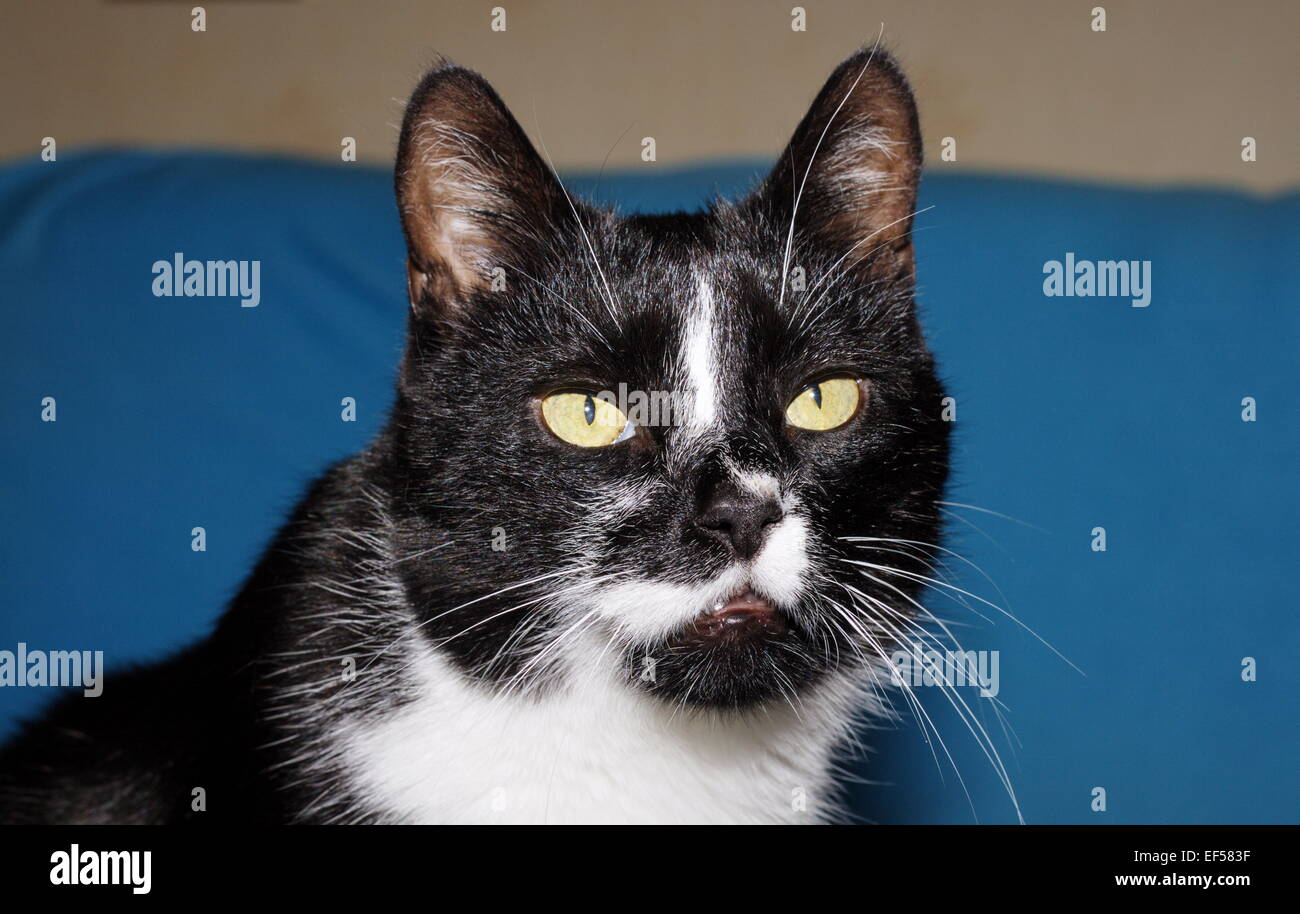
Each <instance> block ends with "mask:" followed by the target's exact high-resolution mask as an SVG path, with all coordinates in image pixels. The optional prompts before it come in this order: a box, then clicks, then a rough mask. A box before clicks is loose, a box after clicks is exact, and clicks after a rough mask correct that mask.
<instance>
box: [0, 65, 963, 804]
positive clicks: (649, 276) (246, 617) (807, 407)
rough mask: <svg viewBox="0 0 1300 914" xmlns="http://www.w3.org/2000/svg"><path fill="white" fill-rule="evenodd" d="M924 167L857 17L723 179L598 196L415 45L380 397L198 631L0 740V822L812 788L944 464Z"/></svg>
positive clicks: (902, 608)
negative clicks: (755, 163)
mask: <svg viewBox="0 0 1300 914" xmlns="http://www.w3.org/2000/svg"><path fill="white" fill-rule="evenodd" d="M920 165H921V142H920V135H919V131H918V126H917V115H916V109H915V106H914V103H913V100H912V96H911V93H910V91H909V89H908V86H907V82H906V80H905V79H904V77H903V76H902V74H901V73H900V71H899V69H898V67H897V65H896V64H895V63H894V62H893V60H892V59H891V58H890V57H889V56H888V55H887V54H885V53H884V52H883V51H880V50H875V49H872V50H864V51H862V52H860V53H858V54H856V55H854V56H853V57H851V58H850V59H848V60H847V61H845V62H844V63H843V64H842V65H841V66H840V67H839V68H838V69H837V70H836V71H835V73H834V74H833V75H832V76H831V77H830V80H829V81H828V82H827V83H826V86H825V87H824V88H823V89H822V91H821V93H820V94H819V95H818V96H817V98H816V100H815V101H814V102H813V105H812V108H811V110H810V111H809V112H808V114H807V116H806V117H805V118H804V119H803V121H802V122H801V123H800V124H799V126H798V128H797V130H796V131H795V134H794V137H793V139H792V140H791V142H790V144H789V147H788V148H787V149H786V151H785V152H784V153H783V154H782V155H781V157H780V160H779V161H778V163H777V165H776V167H775V168H774V170H773V171H772V173H771V174H770V175H769V176H768V177H767V178H766V179H765V180H764V181H763V182H762V183H761V185H759V186H758V187H757V188H756V189H755V190H754V191H753V193H752V194H750V195H749V196H748V197H746V198H745V199H743V200H740V201H739V202H735V203H729V202H721V201H719V202H717V203H715V204H713V205H712V206H711V207H710V208H709V209H708V210H707V211H705V212H698V213H689V214H688V213H675V214H670V215H653V216H632V217H621V216H619V215H617V214H616V213H615V212H613V211H611V210H609V209H603V208H598V207H595V206H591V205H588V204H586V203H583V202H580V201H578V200H575V199H572V198H571V197H570V196H569V195H568V193H567V192H566V191H565V189H564V188H563V187H562V186H561V185H560V183H559V182H558V181H557V179H556V177H555V175H554V173H553V171H552V170H551V169H550V168H549V167H548V165H547V164H546V163H545V162H544V161H543V159H542V158H540V157H539V156H538V154H537V152H536V151H534V149H533V147H532V145H531V144H530V143H529V141H528V139H527V138H526V137H525V135H524V132H523V130H522V129H521V128H520V127H519V125H518V123H517V122H516V121H515V119H514V118H513V117H512V116H511V115H510V113H509V112H508V111H507V109H506V108H505V106H504V105H503V103H502V102H501V100H500V99H499V98H498V96H497V95H496V93H495V92H494V91H493V90H492V89H491V88H490V87H489V86H488V85H487V83H486V82H484V81H483V79H482V78H481V77H479V76H478V75H476V74H475V73H472V72H470V71H468V70H465V69H462V68H460V67H456V66H450V65H444V66H440V67H438V68H436V69H434V70H433V71H432V72H430V73H429V74H428V75H427V76H426V77H425V78H424V80H423V81H422V82H421V83H420V85H419V87H418V88H417V89H416V91H415V93H414V95H413V96H412V98H411V101H410V104H409V106H408V108H407V112H406V117H405V123H404V124H403V127H402V133H401V140H400V148H399V151H398V158H397V167H396V190H397V199H398V203H399V206H400V210H401V220H402V225H403V228H404V230H405V235H406V240H407V245H408V251H409V261H408V281H409V289H410V307H411V310H410V315H409V335H408V342H407V346H406V353H405V356H404V359H403V361H402V365H401V371H400V377H399V381H398V389H397V399H396V403H395V405H394V407H393V411H392V415H391V418H390V420H389V422H388V423H387V426H386V428H385V429H384V431H383V433H382V434H381V435H380V436H379V438H378V439H377V440H376V441H375V442H374V443H373V444H372V445H371V446H370V447H369V448H368V449H367V450H366V451H365V452H364V453H362V454H360V455H358V456H356V457H354V458H352V459H350V460H347V461H344V462H342V463H341V464H339V465H337V466H335V467H334V468H332V469H331V470H330V471H329V472H328V473H326V474H325V476H324V477H323V478H321V479H320V480H319V481H318V482H317V483H316V484H315V485H314V486H313V487H312V489H311V491H310V492H309V493H308V495H307V496H306V498H304V499H303V501H302V502H301V504H300V505H299V506H298V508H297V510H296V512H295V513H294V515H293V517H292V518H291V519H290V521H289V522H288V524H287V525H286V526H285V527H284V529H283V530H282V532H281V533H280V535H279V537H278V538H277V540H276V541H275V543H274V544H273V545H272V546H271V547H270V549H269V550H268V552H267V553H266V555H265V556H264V558H263V559H262V561H261V562H260V564H259V565H258V567H257V568H256V570H255V571H254V573H253V574H252V576H251V578H250V579H249V580H248V582H247V584H246V585H245V587H244V589H243V590H242V592H241V593H240V594H239V596H238V597H237V598H236V599H235V601H234V603H233V605H232V606H231V607H230V609H229V610H228V612H227V613H226V614H225V616H224V617H223V618H222V620H221V622H220V624H219V625H218V627H217V630H216V631H215V632H214V634H213V635H212V636H211V637H210V638H209V639H208V640H206V641H204V642H203V643H201V644H199V645H197V646H195V647H193V648H192V649H190V650H189V651H187V652H186V653H184V654H183V655H181V656H179V657H176V658H174V659H172V660H170V661H168V662H166V663H163V664H161V665H158V666H154V667H150V668H145V669H140V670H137V671H134V672H130V673H122V674H120V675H119V676H118V677H117V679H116V680H114V681H112V683H111V686H112V687H111V688H109V689H107V690H106V692H105V695H104V697H102V698H99V699H97V700H95V701H84V700H80V699H69V700H66V701H64V702H61V703H59V704H57V705H56V706H55V707H54V708H53V709H52V711H51V712H50V714H49V715H48V716H47V717H46V718H45V719H44V720H42V721H39V722H37V723H35V724H33V725H31V726H29V727H28V728H27V729H26V730H25V732H24V733H23V734H22V735H21V736H20V737H19V738H18V739H17V740H15V741H14V742H13V743H11V744H10V745H9V746H8V747H7V748H6V749H5V750H4V752H3V753H2V754H0V820H3V821H7V822H128V823H131V822H140V823H145V822H177V821H186V820H189V821H232V820H235V821H238V820H243V821H273V822H449V823H454V822H507V821H509V822H740V823H757V822H800V821H816V820H826V819H831V818H833V817H834V816H835V814H836V811H835V803H834V791H833V783H832V777H831V775H832V767H833V763H834V758H835V755H836V752H837V749H838V748H839V747H840V746H841V745H842V743H843V741H844V740H845V738H846V736H847V735H848V733H849V730H850V728H851V726H852V724H853V722H854V720H855V718H856V717H857V716H858V715H860V714H863V713H871V712H873V711H876V710H879V704H878V701H879V691H878V690H879V689H880V688H882V687H883V686H884V684H885V679H886V678H887V676H886V673H885V672H884V670H885V667H884V662H883V657H884V656H885V654H886V652H887V651H888V650H889V649H890V646H891V645H893V644H896V643H898V642H899V641H901V640H904V633H905V632H907V631H908V630H909V626H912V625H914V624H915V618H916V614H917V609H918V607H917V604H916V602H915V598H916V595H917V593H918V580H919V578H918V576H919V575H925V574H928V573H929V565H928V562H927V557H928V556H929V555H931V554H932V552H931V548H930V547H932V546H934V545H935V544H936V543H937V538H938V536H939V522H938V510H939V509H938V505H937V501H938V500H939V499H940V498H941V497H942V490H943V487H944V484H945V479H946V476H947V466H948V443H947V425H946V423H945V422H943V421H941V415H940V408H941V403H940V401H941V398H942V392H941V388H940V386H939V383H938V381H937V380H936V376H935V371H934V367H933V363H932V360H931V357H930V355H929V353H928V351H927V349H926V345H925V343H924V341H923V339H922V335H921V331H920V329H919V327H918V324H917V320H916V315H915V307H914V302H913V291H914V280H913V275H914V267H913V250H912V243H911V223H912V216H913V214H914V210H915V205H916V193H917V181H918V178H919V173H920ZM620 385H625V388H624V389H625V390H628V391H634V392H641V393H644V394H646V395H652V394H655V393H667V394H669V395H670V396H669V397H668V398H666V399H665V400H664V401H663V402H664V403H667V404H670V405H671V406H672V409H671V410H669V413H670V416H669V418H668V420H667V421H663V418H662V417H659V419H658V420H656V421H648V420H647V419H646V417H645V416H644V415H641V414H640V413H639V411H636V410H632V409H631V408H630V407H629V406H628V405H627V404H626V403H625V402H623V401H622V400H621V399H615V398H612V397H608V396H602V395H601V393H602V392H605V391H616V390H619V389H620ZM857 537H870V538H874V539H867V540H860V541H858V544H857V545H853V546H851V545H850V542H849V541H848V540H847V539H846V538H857ZM863 542H865V543H867V544H868V545H866V546H865V547H863V546H862V543H863ZM873 543H874V544H879V545H878V548H879V550H880V552H879V554H878V555H877V556H876V557H875V558H874V559H873V560H872V564H873V566H874V567H877V568H880V569H885V570H883V571H880V572H879V573H876V574H874V575H871V576H864V575H863V574H861V573H859V570H860V569H859V567H857V566H855V565H853V564H852V562H853V560H854V559H861V558H862V557H863V548H866V549H868V550H869V549H872V548H877V547H873V546H872V545H870V544H873ZM198 797H202V799H203V802H201V803H200V802H198V801H197V800H196V798H198ZM196 807H203V809H202V811H198V810H197V809H196Z"/></svg>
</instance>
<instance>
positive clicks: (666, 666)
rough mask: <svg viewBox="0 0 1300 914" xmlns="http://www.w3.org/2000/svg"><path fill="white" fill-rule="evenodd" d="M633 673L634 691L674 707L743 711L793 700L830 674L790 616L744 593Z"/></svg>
mask: <svg viewBox="0 0 1300 914" xmlns="http://www.w3.org/2000/svg"><path fill="white" fill-rule="evenodd" d="M629 661H633V658H629ZM630 668H631V672H632V673H633V674H634V675H632V676H631V679H632V682H633V684H634V685H635V686H637V687H639V688H641V689H644V690H645V691H648V692H650V693H651V694H652V695H655V696H657V697H659V698H661V699H663V700H664V701H666V702H668V703H669V704H671V705H673V706H676V707H681V706H686V707H695V708H700V709H705V708H711V709H723V710H742V709H745V708H751V707H756V706H760V705H762V704H764V703H766V702H769V701H780V702H785V701H787V700H790V699H793V697H794V696H793V695H792V694H791V693H792V690H798V689H799V688H801V687H802V686H805V685H807V684H809V683H811V682H812V681H813V680H815V679H817V678H818V677H819V676H820V675H821V674H822V673H824V672H825V669H826V658H824V657H822V656H820V655H819V654H818V652H817V650H816V648H815V647H814V646H813V645H812V644H811V643H810V641H809V639H808V638H806V637H805V635H804V634H803V632H802V631H801V629H800V627H799V626H798V625H797V624H796V623H795V621H794V620H793V619H792V618H791V617H790V616H789V615H788V614H787V613H785V612H783V611H782V610H781V609H780V608H779V607H778V606H776V605H775V604H774V603H773V602H772V601H770V600H768V599H767V598H765V597H763V596H761V595H759V594H757V593H755V592H754V591H752V590H750V589H748V588H746V589H743V590H740V591H738V592H737V593H735V594H734V595H732V596H731V597H730V598H729V599H727V600H724V601H720V602H719V603H717V604H715V605H714V606H712V607H710V608H708V609H706V610H704V611H703V612H701V613H700V614H699V615H698V616H697V617H696V618H695V619H693V620H691V621H690V622H689V623H687V624H686V625H685V626H684V627H682V628H681V629H680V630H679V631H677V632H674V633H673V634H672V635H670V636H668V637H667V638H665V639H664V640H663V642H662V643H661V644H659V645H657V646H655V647H652V648H651V649H650V650H648V651H645V652H643V653H640V654H639V655H638V659H636V660H635V661H633V662H632V663H631V664H630Z"/></svg>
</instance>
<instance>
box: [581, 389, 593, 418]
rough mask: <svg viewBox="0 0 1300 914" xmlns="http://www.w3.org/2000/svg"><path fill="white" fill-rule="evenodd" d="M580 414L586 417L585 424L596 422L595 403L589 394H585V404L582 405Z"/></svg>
mask: <svg viewBox="0 0 1300 914" xmlns="http://www.w3.org/2000/svg"><path fill="white" fill-rule="evenodd" d="M582 414H583V415H584V416H586V417H587V424H588V425H591V423H593V422H595V421H596V401H595V400H593V399H591V394H587V399H586V402H584V403H583V404H582Z"/></svg>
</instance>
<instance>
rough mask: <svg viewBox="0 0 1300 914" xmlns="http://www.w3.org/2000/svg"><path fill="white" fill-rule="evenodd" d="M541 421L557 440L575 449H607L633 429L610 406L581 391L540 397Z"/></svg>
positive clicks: (625, 419) (561, 392) (605, 401)
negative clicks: (575, 447)
mask: <svg viewBox="0 0 1300 914" xmlns="http://www.w3.org/2000/svg"><path fill="white" fill-rule="evenodd" d="M542 420H543V421H544V422H545V423H546V427H547V428H549V429H550V430H551V431H552V432H554V433H555V436H556V437H557V438H559V439H560V440H561V441H564V442H567V443H568V444H573V445H576V446H577V447H608V446H609V445H611V444H613V443H615V442H616V441H622V440H624V439H626V438H631V437H632V432H633V431H634V430H635V429H634V427H633V426H632V424H631V423H630V422H628V420H627V416H625V415H623V411H622V410H620V409H619V408H618V407H617V406H615V405H614V404H613V403H610V402H609V401H607V400H602V399H601V398H600V397H598V396H596V395H595V394H590V393H586V392H585V391H580V390H562V391H559V392H557V393H553V394H549V395H547V396H545V397H543V398H542Z"/></svg>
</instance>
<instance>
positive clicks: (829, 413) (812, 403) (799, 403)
mask: <svg viewBox="0 0 1300 914" xmlns="http://www.w3.org/2000/svg"><path fill="white" fill-rule="evenodd" d="M861 403H862V388H861V387H859V386H858V382H857V381H856V380H854V379H853V378H823V379H822V380H820V381H817V382H815V383H813V384H809V385H808V386H807V387H805V388H804V389H803V390H801V391H799V395H798V396H797V397H795V398H794V399H793V400H791V401H790V405H789V406H787V407H786V408H785V421H787V422H789V423H790V424H791V425H793V426H794V427H795V428H802V429H807V430H808V431H811V432H827V431H830V430H831V429H833V428H839V427H840V426H841V425H843V424H844V423H846V422H848V421H849V420H850V419H852V418H853V417H854V416H855V415H857V412H858V407H859V406H860V405H861Z"/></svg>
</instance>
